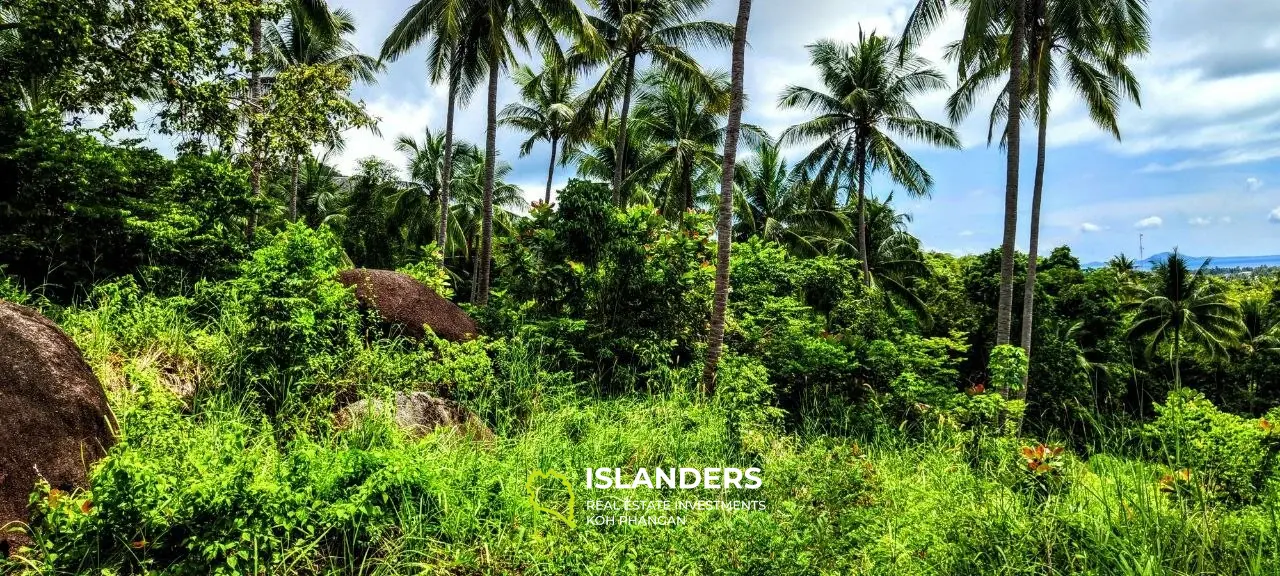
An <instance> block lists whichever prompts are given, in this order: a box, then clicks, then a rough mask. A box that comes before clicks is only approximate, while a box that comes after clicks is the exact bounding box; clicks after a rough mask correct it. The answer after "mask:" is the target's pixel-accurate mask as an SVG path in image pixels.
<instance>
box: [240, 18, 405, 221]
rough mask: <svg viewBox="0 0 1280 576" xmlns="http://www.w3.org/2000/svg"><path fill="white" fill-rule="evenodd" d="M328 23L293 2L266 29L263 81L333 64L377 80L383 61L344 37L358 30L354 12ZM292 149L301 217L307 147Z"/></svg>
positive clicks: (292, 201) (294, 197)
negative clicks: (301, 179)
mask: <svg viewBox="0 0 1280 576" xmlns="http://www.w3.org/2000/svg"><path fill="white" fill-rule="evenodd" d="M324 26H325V27H327V28H328V29H325V28H322V27H320V26H318V25H317V24H316V18H315V16H314V15H309V14H307V12H306V11H305V10H304V8H303V7H302V6H301V5H299V4H297V3H295V4H293V5H292V6H291V7H290V13H289V17H288V18H287V19H285V20H284V21H283V22H279V23H277V24H276V25H274V26H271V27H269V28H267V29H266V31H265V32H266V36H265V38H264V41H265V42H266V45H267V54H266V70H267V73H268V74H269V75H268V76H266V77H264V78H262V79H261V81H262V82H263V83H264V84H270V83H271V82H273V81H274V75H275V74H279V73H282V72H285V71H287V70H290V69H294V68H300V67H305V66H332V67H334V68H337V69H338V70H339V71H341V72H342V73H343V74H345V75H346V76H348V77H350V78H351V79H352V80H356V81H360V82H364V83H366V84H372V83H374V82H375V81H377V73H378V72H379V71H380V70H381V69H382V64H381V63H379V62H378V60H376V59H375V58H373V57H371V56H366V55H364V54H361V53H360V51H359V50H358V49H357V48H356V46H355V44H353V43H352V42H351V41H350V40H348V39H346V38H344V36H346V35H349V34H354V33H355V31H356V26H355V19H354V18H353V17H352V15H351V13H350V12H348V11H346V10H344V9H339V10H337V11H336V12H334V13H333V14H331V15H330V16H329V17H328V19H327V20H326V22H325V24H324ZM332 97H333V98H340V99H345V100H349V97H348V95H347V94H345V93H343V94H334V95H332ZM364 123H367V124H368V125H370V126H374V128H373V129H374V131H375V132H376V131H377V128H376V125H375V124H374V122H373V119H372V118H371V117H369V116H367V115H365V117H364ZM290 152H291V158H290V162H289V164H290V170H291V172H292V180H291V181H292V185H291V188H290V194H289V219H290V220H297V219H298V170H299V166H300V163H301V157H302V155H303V152H304V151H303V150H291V151H290Z"/></svg>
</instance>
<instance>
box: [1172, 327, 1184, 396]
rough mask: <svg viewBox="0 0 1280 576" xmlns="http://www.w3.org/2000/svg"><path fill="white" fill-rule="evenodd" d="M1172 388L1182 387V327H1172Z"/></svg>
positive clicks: (1178, 388)
mask: <svg viewBox="0 0 1280 576" xmlns="http://www.w3.org/2000/svg"><path fill="white" fill-rule="evenodd" d="M1173 389H1174V390H1181V389H1182V329H1181V328H1180V327H1178V326H1174V327H1173Z"/></svg>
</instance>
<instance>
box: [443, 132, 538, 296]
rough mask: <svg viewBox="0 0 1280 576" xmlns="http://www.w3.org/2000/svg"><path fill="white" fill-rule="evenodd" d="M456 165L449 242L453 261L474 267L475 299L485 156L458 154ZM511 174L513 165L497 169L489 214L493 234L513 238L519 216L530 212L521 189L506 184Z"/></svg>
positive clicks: (481, 238) (482, 225) (482, 229)
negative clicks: (511, 235)
mask: <svg viewBox="0 0 1280 576" xmlns="http://www.w3.org/2000/svg"><path fill="white" fill-rule="evenodd" d="M457 158H458V159H459V162H458V163H457V165H456V170H457V172H456V173H455V177H454V182H455V184H456V186H454V193H455V194H454V198H453V203H452V205H451V206H450V207H449V211H450V212H451V215H450V219H449V223H450V224H449V226H450V228H449V239H450V246H452V247H453V248H452V251H451V253H450V257H451V258H452V259H453V261H454V262H456V263H458V264H460V265H462V267H463V268H464V269H465V267H466V264H467V263H468V262H469V263H470V266H471V271H470V273H471V291H472V298H473V299H474V298H475V292H476V291H477V290H479V289H480V286H479V285H478V284H477V282H476V280H477V277H478V276H479V274H480V266H482V262H481V259H480V257H481V250H482V249H483V244H484V235H485V212H486V203H485V196H486V194H485V180H486V172H487V170H486V168H485V163H484V156H483V155H482V154H481V152H480V150H479V149H478V148H473V149H472V150H471V151H468V152H466V153H460V154H458V156H457ZM510 174H511V165H509V164H507V163H506V162H499V163H498V165H497V166H496V167H494V177H495V179H496V180H495V183H494V185H493V192H492V203H491V204H489V206H488V208H487V209H488V210H490V211H491V212H490V213H491V214H492V221H491V224H490V225H491V228H490V230H491V232H490V233H491V234H492V233H496V234H499V235H510V234H511V233H512V231H513V230H514V229H515V222H516V219H517V218H519V216H518V215H517V214H518V213H519V212H523V211H526V210H528V208H529V205H528V202H526V201H525V199H524V192H523V191H522V190H521V189H520V187H519V186H516V185H514V184H509V183H507V182H506V181H505V180H506V178H507V176H509V175H510Z"/></svg>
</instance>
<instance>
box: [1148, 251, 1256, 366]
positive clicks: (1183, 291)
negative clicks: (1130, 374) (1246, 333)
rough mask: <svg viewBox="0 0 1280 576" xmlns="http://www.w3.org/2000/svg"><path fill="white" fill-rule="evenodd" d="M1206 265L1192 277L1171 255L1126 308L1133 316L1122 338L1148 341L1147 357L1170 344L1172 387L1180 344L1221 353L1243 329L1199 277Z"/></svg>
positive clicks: (1235, 314) (1228, 306)
mask: <svg viewBox="0 0 1280 576" xmlns="http://www.w3.org/2000/svg"><path fill="white" fill-rule="evenodd" d="M1208 266H1209V261H1208V260H1206V261H1205V262H1204V263H1202V264H1201V265H1200V268H1198V269H1197V270H1196V271H1195V272H1194V273H1193V272H1191V270H1190V268H1189V267H1188V266H1187V261H1186V259H1185V258H1183V257H1182V255H1180V254H1178V250H1177V249H1176V248H1175V249H1174V251H1173V253H1172V254H1170V255H1169V258H1168V259H1167V260H1165V261H1164V262H1158V263H1156V265H1155V269H1154V270H1153V273H1152V276H1151V279H1150V280H1149V281H1148V282H1147V283H1144V284H1138V285H1137V286H1135V287H1134V288H1135V293H1134V297H1133V298H1132V300H1131V301H1130V302H1129V303H1128V305H1127V307H1128V308H1129V309H1131V310H1133V311H1135V315H1134V317H1133V320H1132V323H1131V324H1130V326H1129V332H1128V335H1129V337H1130V338H1133V339H1135V340H1137V339H1145V338H1149V339H1150V341H1149V342H1148V344H1147V347H1146V352H1147V355H1148V356H1150V355H1153V354H1154V353H1155V352H1156V351H1157V350H1158V349H1159V347H1160V345H1162V344H1165V343H1169V344H1170V360H1171V361H1172V362H1173V374H1174V378H1173V380H1174V387H1175V388H1181V387H1182V370H1181V366H1180V360H1181V358H1182V343H1183V342H1184V341H1185V342H1187V343H1192V344H1199V345H1201V346H1202V347H1204V348H1205V349H1206V350H1207V351H1208V352H1209V353H1210V354H1218V353H1225V352H1226V350H1227V347H1228V345H1229V344H1231V343H1232V342H1233V341H1234V340H1235V338H1236V337H1237V335H1238V334H1239V333H1240V332H1241V331H1242V330H1243V329H1244V326H1243V325H1242V324H1241V322H1240V311H1239V310H1238V309H1237V308H1236V307H1235V306H1233V305H1232V304H1231V303H1230V302H1228V301H1227V298H1226V295H1225V294H1223V292H1222V290H1220V289H1219V288H1218V286H1217V285H1216V284H1215V283H1214V282H1213V281H1212V278H1211V277H1210V276H1209V275H1208V274H1207V273H1206V272H1205V270H1207V269H1208Z"/></svg>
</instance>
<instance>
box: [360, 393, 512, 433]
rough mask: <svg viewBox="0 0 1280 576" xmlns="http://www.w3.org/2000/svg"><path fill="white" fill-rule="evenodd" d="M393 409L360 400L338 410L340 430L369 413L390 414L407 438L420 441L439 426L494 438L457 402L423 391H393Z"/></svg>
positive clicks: (386, 405) (377, 401)
mask: <svg viewBox="0 0 1280 576" xmlns="http://www.w3.org/2000/svg"><path fill="white" fill-rule="evenodd" d="M392 404H393V405H392V406H388V403H387V402H386V401H384V400H361V401H359V402H356V403H354V404H351V405H350V406H347V407H346V408H343V409H342V410H340V411H338V415H337V422H338V426H339V427H340V428H346V427H350V426H352V425H354V424H355V423H356V422H357V421H359V420H361V419H364V418H367V417H368V416H369V415H370V414H387V413H390V414H391V415H392V416H394V418H395V422H396V426H397V427H398V428H400V429H401V430H404V431H405V432H408V433H409V435H410V436H413V437H415V438H421V437H422V436H425V435H427V434H430V433H431V432H432V431H434V430H435V429H436V428H439V427H441V426H445V427H450V428H453V429H454V430H457V431H458V432H459V433H461V434H463V435H464V436H467V437H468V438H471V439H472V440H478V441H489V440H492V439H493V432H491V431H489V427H488V426H485V423H484V421H483V420H481V419H480V417H479V416H476V415H475V414H474V413H472V412H471V411H470V410H467V409H466V408H464V407H462V406H461V405H460V404H458V403H457V402H454V401H452V400H445V399H443V398H437V397H435V396H432V395H430V394H428V393H426V392H396V394H395V398H394V399H393V400H392Z"/></svg>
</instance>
